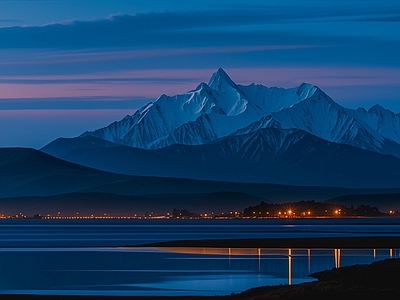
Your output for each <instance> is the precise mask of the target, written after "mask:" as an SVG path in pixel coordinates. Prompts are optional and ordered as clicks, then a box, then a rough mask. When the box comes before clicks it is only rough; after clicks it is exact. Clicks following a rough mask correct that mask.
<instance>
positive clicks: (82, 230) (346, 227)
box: [0, 218, 400, 247]
mask: <svg viewBox="0 0 400 300" xmlns="http://www.w3.org/2000/svg"><path fill="white" fill-rule="evenodd" d="M399 234H400V218H368V219H365V218H359V219H291V220H288V219H264V220H0V247H26V246H28V247H66V246H74V247H75V246H90V247H94V246H123V245H138V244H143V243H152V242H161V241H171V240H190V239H222V238H224V239H233V238H276V237H279V238H281V237H282V238H284V237H288V238H289V237H333V236H399Z"/></svg>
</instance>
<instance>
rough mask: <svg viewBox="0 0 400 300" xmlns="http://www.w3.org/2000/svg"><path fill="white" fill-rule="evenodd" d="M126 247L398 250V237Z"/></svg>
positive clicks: (270, 240) (175, 243) (176, 243)
mask: <svg viewBox="0 0 400 300" xmlns="http://www.w3.org/2000/svg"><path fill="white" fill-rule="evenodd" d="M126 247H135V248H137V247H151V248H152V247H157V248H163V247H165V248H168V247H205V248H349V249H350V248H364V249H365V248H369V249H382V248H385V249H388V248H400V232H399V236H398V237H393V236H388V237H382V236H376V237H373V236H372V237H323V238H268V239H222V240H221V239H220V240H179V241H170V242H160V243H151V244H142V245H134V246H126Z"/></svg>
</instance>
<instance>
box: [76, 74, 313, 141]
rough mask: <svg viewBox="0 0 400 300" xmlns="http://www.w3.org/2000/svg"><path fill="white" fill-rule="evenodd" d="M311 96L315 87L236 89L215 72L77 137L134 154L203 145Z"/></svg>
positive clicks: (231, 83)
mask: <svg viewBox="0 0 400 300" xmlns="http://www.w3.org/2000/svg"><path fill="white" fill-rule="evenodd" d="M314 92H315V87H313V86H312V85H308V84H303V85H301V86H300V87H298V88H293V89H279V88H267V87H264V86H261V85H255V84H252V85H249V86H238V85H236V84H235V83H234V82H233V81H232V80H231V79H230V78H229V76H228V75H227V74H226V73H225V71H224V70H222V69H219V70H218V71H217V72H216V73H214V74H213V76H212V77H211V79H210V81H209V84H205V83H201V84H200V85H199V86H198V87H197V88H196V89H195V90H193V91H190V92H188V93H185V94H180V95H176V96H172V97H170V96H167V95H162V96H161V97H159V98H158V99H157V100H156V101H155V102H154V103H149V104H148V105H146V106H144V107H143V108H141V109H140V110H138V111H137V112H136V113H135V114H134V115H132V116H126V117H125V118H124V119H122V120H121V121H118V122H114V123H112V124H111V125H109V126H107V127H105V128H101V129H99V130H95V131H92V132H85V133H84V134H83V135H82V136H86V135H92V136H95V137H97V138H101V139H105V140H107V141H111V142H114V143H119V144H122V145H127V146H134V147H139V148H160V147H165V146H168V145H171V144H174V143H180V144H203V143H207V142H210V141H213V140H215V139H216V138H221V137H224V136H227V135H229V134H231V133H233V132H235V131H236V130H238V129H240V128H243V127H245V126H247V125H249V124H251V123H252V122H254V121H256V120H258V119H260V118H261V117H263V116H264V115H265V114H267V113H271V112H276V111H279V110H281V109H283V108H285V107H290V106H291V105H293V104H296V103H298V102H300V101H302V100H304V99H306V98H307V97H310V96H311V95H312V94H313V93H314Z"/></svg>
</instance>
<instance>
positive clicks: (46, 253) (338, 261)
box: [0, 219, 400, 295]
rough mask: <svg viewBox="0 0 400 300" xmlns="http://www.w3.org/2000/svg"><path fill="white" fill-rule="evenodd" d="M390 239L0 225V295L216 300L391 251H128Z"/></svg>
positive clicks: (395, 223)
mask: <svg viewBox="0 0 400 300" xmlns="http://www.w3.org/2000/svg"><path fill="white" fill-rule="evenodd" d="M371 235H373V236H400V219H339V220H328V219H309V220H272V219H271V220H194V221H193V220H186V221H184V220H121V221H116V220H104V221H103V220H102V221H100V220H87V221H62V220H60V221H47V220H22V221H21V220H1V221H0V266H1V268H0V292H1V293H27V294H69V295H226V294H230V293H232V292H240V291H243V290H245V289H248V288H251V287H255V286H260V285H276V284H295V283H299V282H305V281H310V280H312V278H310V277H308V275H309V274H310V273H312V272H317V271H321V270H326V269H331V268H334V267H339V266H346V265H353V264H358V263H370V262H373V261H376V260H380V259H385V258H389V257H399V254H400V251H399V250H398V249H378V250H376V249H363V250H360V249H229V248H226V249H224V248H222V249H205V248H190V249H183V248H176V249H168V251H167V250H165V249H154V248H129V247H120V246H123V245H137V244H142V243H149V242H158V241H168V240H183V239H221V238H251V237H253V238H265V237H322V236H371Z"/></svg>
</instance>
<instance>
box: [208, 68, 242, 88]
mask: <svg viewBox="0 0 400 300" xmlns="http://www.w3.org/2000/svg"><path fill="white" fill-rule="evenodd" d="M208 85H209V87H210V88H212V89H214V90H216V91H218V92H220V91H223V90H224V89H226V88H227V87H228V86H229V87H231V88H235V89H236V88H237V85H236V83H234V82H233V80H232V79H231V78H230V77H229V76H228V74H226V72H225V71H224V70H223V69H222V68H219V69H218V71H217V72H215V73H214V74H213V75H212V76H211V78H210V80H209V82H208Z"/></svg>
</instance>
